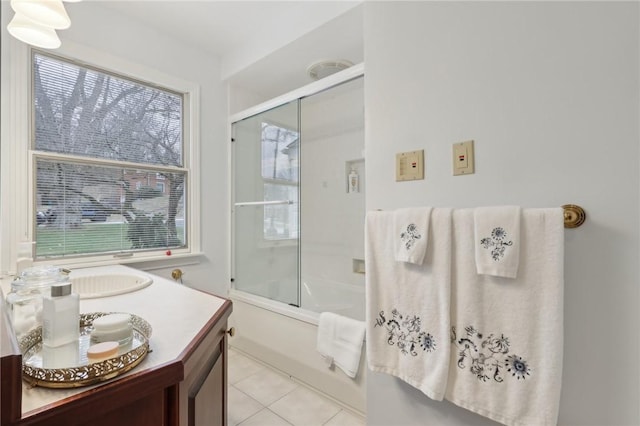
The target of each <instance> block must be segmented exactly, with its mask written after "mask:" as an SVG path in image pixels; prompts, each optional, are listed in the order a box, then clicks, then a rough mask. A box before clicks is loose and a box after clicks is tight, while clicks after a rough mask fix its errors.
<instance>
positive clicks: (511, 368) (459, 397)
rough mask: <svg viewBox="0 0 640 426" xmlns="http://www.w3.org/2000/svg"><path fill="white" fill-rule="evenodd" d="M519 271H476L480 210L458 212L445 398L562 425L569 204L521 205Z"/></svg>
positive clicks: (490, 412) (512, 419)
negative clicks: (513, 274)
mask: <svg viewBox="0 0 640 426" xmlns="http://www.w3.org/2000/svg"><path fill="white" fill-rule="evenodd" d="M521 220H522V223H521V225H522V226H521V233H520V235H521V241H520V256H521V258H520V267H519V271H518V277H517V278H515V279H509V280H507V279H505V278H501V277H494V276H490V275H478V274H477V273H476V268H475V262H474V252H475V247H477V246H478V244H479V243H480V241H479V240H478V238H475V237H474V232H473V228H474V214H473V210H470V209H467V210H456V211H455V212H454V214H453V229H454V231H453V235H454V237H453V239H454V241H453V246H454V251H453V260H452V262H453V265H454V268H453V272H452V284H451V286H452V287H451V324H452V328H451V339H452V340H451V341H452V346H451V366H450V369H449V382H448V386H447V393H446V399H448V400H449V401H451V402H453V403H454V404H456V405H459V406H460V407H464V408H467V409H469V410H471V411H473V412H476V413H478V414H481V415H483V416H486V417H488V418H490V419H493V420H495V421H498V422H501V423H504V424H506V425H535V426H543V425H555V424H556V423H557V418H558V408H559V401H560V385H561V378H562V350H563V347H562V345H563V290H564V289H563V286H564V282H563V264H564V220H563V212H562V209H559V208H557V209H524V210H523V211H522V218H521Z"/></svg>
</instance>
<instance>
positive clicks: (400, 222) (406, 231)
mask: <svg viewBox="0 0 640 426" xmlns="http://www.w3.org/2000/svg"><path fill="white" fill-rule="evenodd" d="M430 217H431V207H418V208H408V209H398V210H396V211H395V212H394V221H395V225H394V226H395V232H396V236H395V250H396V260H397V261H398V262H408V263H415V264H417V265H421V264H422V262H423V261H424V254H425V252H426V251H427V241H428V239H429V220H430Z"/></svg>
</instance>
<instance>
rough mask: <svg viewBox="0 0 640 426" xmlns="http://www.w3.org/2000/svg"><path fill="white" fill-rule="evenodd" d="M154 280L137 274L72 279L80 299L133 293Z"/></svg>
mask: <svg viewBox="0 0 640 426" xmlns="http://www.w3.org/2000/svg"><path fill="white" fill-rule="evenodd" d="M152 282H153V279H151V278H149V277H147V276H144V275H136V274H117V273H116V274H100V275H84V276H79V277H71V290H72V291H73V292H74V293H77V294H78V295H79V296H80V299H95V298H98V297H107V296H115V295H118V294H124V293H131V292H132V291H137V290H140V289H143V288H145V287H147V286H149V285H150V284H151V283H152Z"/></svg>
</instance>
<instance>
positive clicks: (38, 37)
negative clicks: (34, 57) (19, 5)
mask: <svg viewBox="0 0 640 426" xmlns="http://www.w3.org/2000/svg"><path fill="white" fill-rule="evenodd" d="M7 31H9V34H11V35H12V36H14V37H15V38H17V39H18V40H20V41H23V42H25V43H27V44H30V45H32V46H36V47H42V48H43V49H57V48H58V47H60V45H61V44H62V42H61V41H60V38H58V34H56V30H54V29H53V28H50V27H43V26H42V25H39V24H38V23H36V22H34V21H32V20H30V19H29V18H27V17H25V16H23V15H21V14H19V13H16V14H15V16H14V17H13V19H12V20H11V22H9V25H7Z"/></svg>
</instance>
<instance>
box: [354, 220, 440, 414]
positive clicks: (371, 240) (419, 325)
mask: <svg viewBox="0 0 640 426" xmlns="http://www.w3.org/2000/svg"><path fill="white" fill-rule="evenodd" d="M394 216H395V215H394V213H393V212H369V213H368V214H367V218H366V230H365V267H366V326H367V339H366V347H367V361H368V365H369V368H370V369H371V370H373V371H377V372H382V373H386V374H390V375H393V376H396V377H398V378H400V379H402V380H404V381H405V382H407V383H409V384H410V385H412V386H413V387H415V388H417V389H419V390H421V391H422V392H423V393H424V394H425V395H427V396H428V397H430V398H432V399H434V400H438V401H440V400H442V398H443V397H444V392H445V389H446V384H447V371H448V368H449V349H450V347H451V345H450V340H449V332H450V322H449V297H450V281H451V279H450V278H451V263H450V261H451V210H450V209H434V210H433V212H432V214H431V224H430V227H431V231H430V232H429V233H428V234H425V238H426V236H427V235H428V240H429V244H428V249H427V251H426V255H425V262H424V264H421V265H415V264H411V263H403V262H396V261H395V259H394V258H393V256H392V251H393V250H394V243H395V241H396V240H397V238H398V234H397V232H396V227H395V225H394V222H395V221H394Z"/></svg>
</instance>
